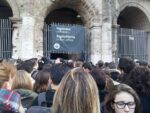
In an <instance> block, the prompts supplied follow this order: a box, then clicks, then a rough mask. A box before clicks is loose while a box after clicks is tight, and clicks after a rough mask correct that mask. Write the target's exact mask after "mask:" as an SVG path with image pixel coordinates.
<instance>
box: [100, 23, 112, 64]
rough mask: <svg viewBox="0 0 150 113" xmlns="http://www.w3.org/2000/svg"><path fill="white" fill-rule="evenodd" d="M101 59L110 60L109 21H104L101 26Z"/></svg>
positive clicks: (110, 35)
mask: <svg viewBox="0 0 150 113" xmlns="http://www.w3.org/2000/svg"><path fill="white" fill-rule="evenodd" d="M101 52H102V60H103V61H104V62H111V61H112V29H111V23H109V22H104V23H103V26H102V51H101Z"/></svg>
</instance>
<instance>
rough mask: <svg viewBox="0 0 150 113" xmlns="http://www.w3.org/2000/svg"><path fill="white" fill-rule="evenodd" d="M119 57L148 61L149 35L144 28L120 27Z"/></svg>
mask: <svg viewBox="0 0 150 113" xmlns="http://www.w3.org/2000/svg"><path fill="white" fill-rule="evenodd" d="M117 36H118V42H117V44H118V46H117V48H118V57H119V58H120V57H126V56H128V57H131V58H133V59H138V60H144V61H148V45H147V44H148V35H147V33H146V32H145V31H143V30H136V29H127V28H118V31H117Z"/></svg>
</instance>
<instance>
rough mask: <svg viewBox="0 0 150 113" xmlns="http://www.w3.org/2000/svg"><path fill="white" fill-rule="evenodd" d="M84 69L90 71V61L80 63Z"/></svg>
mask: <svg viewBox="0 0 150 113" xmlns="http://www.w3.org/2000/svg"><path fill="white" fill-rule="evenodd" d="M82 67H83V69H84V71H86V72H88V73H89V72H90V71H91V70H92V64H91V63H90V62H84V63H83V65H82Z"/></svg>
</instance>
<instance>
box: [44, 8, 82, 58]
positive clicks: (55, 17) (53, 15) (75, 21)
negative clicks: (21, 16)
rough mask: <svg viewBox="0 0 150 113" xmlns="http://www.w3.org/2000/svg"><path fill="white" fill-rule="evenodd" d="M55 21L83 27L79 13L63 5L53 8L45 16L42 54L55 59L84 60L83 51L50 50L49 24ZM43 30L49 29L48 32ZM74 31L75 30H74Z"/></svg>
mask: <svg viewBox="0 0 150 113" xmlns="http://www.w3.org/2000/svg"><path fill="white" fill-rule="evenodd" d="M53 23H56V24H57V25H58V24H60V25H62V24H63V25H66V26H76V25H80V26H82V27H83V21H82V20H81V17H80V15H79V14H78V12H77V11H75V10H73V9H71V8H67V7H63V8H60V9H56V10H53V11H52V12H50V13H49V14H48V15H47V17H46V18H45V27H44V41H43V45H44V56H49V57H50V58H51V59H56V58H57V57H61V58H64V59H74V60H84V58H83V57H84V56H83V53H73V52H72V53H69V52H68V53H66V52H54V51H51V50H50V44H51V43H50V42H51V32H52V29H51V25H52V24H53ZM45 30H49V31H48V32H47V31H46V32H45ZM75 32H76V31H75Z"/></svg>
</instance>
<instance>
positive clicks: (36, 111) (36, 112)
mask: <svg viewBox="0 0 150 113" xmlns="http://www.w3.org/2000/svg"><path fill="white" fill-rule="evenodd" d="M26 113H51V110H50V108H48V107H42V106H31V107H30V108H29V109H28V110H27V111H26Z"/></svg>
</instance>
